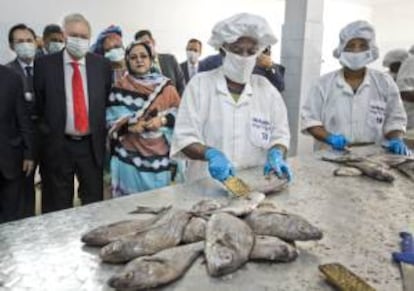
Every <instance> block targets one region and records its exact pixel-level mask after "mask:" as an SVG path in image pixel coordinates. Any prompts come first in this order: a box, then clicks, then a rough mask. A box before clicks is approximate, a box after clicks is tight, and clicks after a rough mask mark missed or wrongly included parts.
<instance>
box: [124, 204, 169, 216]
mask: <svg viewBox="0 0 414 291" xmlns="http://www.w3.org/2000/svg"><path fill="white" fill-rule="evenodd" d="M170 208H171V205H168V206H159V207H156V206H143V205H137V206H136V207H135V210H133V211H131V212H130V213H131V214H136V213H138V214H160V213H163V212H165V210H168V209H170Z"/></svg>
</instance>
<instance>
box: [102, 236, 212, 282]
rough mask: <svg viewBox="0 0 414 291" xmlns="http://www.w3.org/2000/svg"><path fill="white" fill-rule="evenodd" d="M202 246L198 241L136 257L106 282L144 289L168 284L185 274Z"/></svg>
mask: <svg viewBox="0 0 414 291" xmlns="http://www.w3.org/2000/svg"><path fill="white" fill-rule="evenodd" d="M203 248H204V242H198V243H193V244H187V245H183V246H178V247H173V248H169V249H166V250H163V251H160V252H159V253H157V254H155V255H152V256H144V257H140V258H136V259H135V260H132V261H131V262H129V263H128V264H127V265H126V266H125V268H124V269H123V270H122V271H121V272H120V273H118V274H116V275H114V276H112V277H111V278H110V279H109V281H108V284H109V285H110V286H111V287H113V288H116V289H117V290H144V289H145V290H146V289H148V288H154V287H158V286H161V285H165V284H168V283H170V282H173V281H175V280H177V279H178V278H180V277H181V276H183V275H184V274H185V272H186V271H187V270H188V268H189V267H190V266H191V264H192V263H193V262H194V261H195V259H196V258H197V257H198V256H199V255H200V254H201V253H202V251H203Z"/></svg>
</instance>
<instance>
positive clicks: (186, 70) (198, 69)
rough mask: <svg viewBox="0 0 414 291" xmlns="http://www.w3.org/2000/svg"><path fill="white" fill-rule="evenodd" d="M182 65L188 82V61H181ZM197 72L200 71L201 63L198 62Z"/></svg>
mask: <svg viewBox="0 0 414 291" xmlns="http://www.w3.org/2000/svg"><path fill="white" fill-rule="evenodd" d="M180 67H181V71H182V72H183V74H184V79H185V82H186V83H188V81H190V74H189V72H188V61H185V62H183V63H181V64H180ZM197 72H200V63H198V68H197Z"/></svg>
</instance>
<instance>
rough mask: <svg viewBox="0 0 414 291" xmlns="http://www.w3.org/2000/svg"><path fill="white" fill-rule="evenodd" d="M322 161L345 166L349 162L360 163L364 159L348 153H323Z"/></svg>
mask: <svg viewBox="0 0 414 291" xmlns="http://www.w3.org/2000/svg"><path fill="white" fill-rule="evenodd" d="M322 160H323V161H327V162H333V163H338V164H345V163H350V162H362V161H364V158H363V157H361V156H358V155H355V154H351V153H349V152H330V151H328V152H325V153H324V154H323V155H322Z"/></svg>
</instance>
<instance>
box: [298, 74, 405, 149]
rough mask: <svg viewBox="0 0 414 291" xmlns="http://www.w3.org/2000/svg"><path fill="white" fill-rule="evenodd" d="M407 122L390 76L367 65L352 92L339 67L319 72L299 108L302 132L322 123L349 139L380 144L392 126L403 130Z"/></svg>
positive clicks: (330, 130)
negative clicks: (356, 88) (362, 78)
mask: <svg viewBox="0 0 414 291" xmlns="http://www.w3.org/2000/svg"><path fill="white" fill-rule="evenodd" d="M406 123H407V116H406V114H405V111H404V108H403V104H402V101H401V97H400V94H399V92H398V88H397V85H396V84H395V82H394V81H393V80H392V78H391V76H389V75H388V74H385V73H382V72H379V71H377V70H373V69H369V68H368V69H367V71H366V75H365V78H364V80H363V82H362V83H361V85H360V86H359V88H358V90H357V92H356V93H355V94H354V92H353V90H352V88H351V86H350V85H349V84H348V83H346V81H345V79H344V76H343V71H342V70H338V71H334V72H331V73H328V74H326V75H324V76H322V77H321V78H320V79H319V80H318V82H317V84H316V85H315V86H313V87H312V88H311V90H310V93H309V95H308V98H307V100H306V101H305V104H304V106H303V107H302V112H301V128H302V132H303V133H307V131H306V129H308V128H310V127H313V126H324V127H325V129H326V130H327V131H328V132H330V133H335V134H343V135H345V137H346V138H347V139H348V140H349V141H350V142H351V143H358V142H375V143H378V144H379V143H381V142H382V141H383V140H384V134H386V133H388V132H390V131H392V130H401V131H403V132H405V127H406ZM318 145H319V146H320V145H321V144H320V143H318V142H317V148H318Z"/></svg>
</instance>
